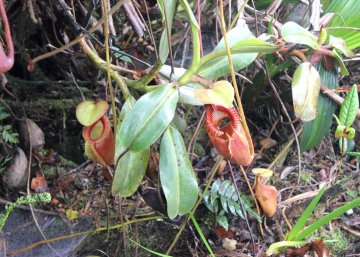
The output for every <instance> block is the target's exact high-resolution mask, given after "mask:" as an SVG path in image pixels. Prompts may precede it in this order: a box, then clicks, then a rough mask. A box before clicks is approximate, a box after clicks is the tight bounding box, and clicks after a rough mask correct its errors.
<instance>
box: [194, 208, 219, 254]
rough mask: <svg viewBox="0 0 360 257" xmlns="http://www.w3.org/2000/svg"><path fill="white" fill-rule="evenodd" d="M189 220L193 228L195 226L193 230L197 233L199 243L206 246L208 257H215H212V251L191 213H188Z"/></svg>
mask: <svg viewBox="0 0 360 257" xmlns="http://www.w3.org/2000/svg"><path fill="white" fill-rule="evenodd" d="M190 219H191V221H192V222H193V224H194V226H195V229H196V231H197V232H198V234H199V236H200V238H201V241H202V242H203V243H204V245H205V246H206V249H207V250H208V251H209V253H210V255H211V256H212V257H215V255H214V252H213V251H212V249H211V247H210V245H209V243H208V241H207V239H206V237H205V236H204V233H203V232H202V230H201V228H200V226H199V224H198V222H197V220H196V219H195V217H194V215H193V214H192V213H190Z"/></svg>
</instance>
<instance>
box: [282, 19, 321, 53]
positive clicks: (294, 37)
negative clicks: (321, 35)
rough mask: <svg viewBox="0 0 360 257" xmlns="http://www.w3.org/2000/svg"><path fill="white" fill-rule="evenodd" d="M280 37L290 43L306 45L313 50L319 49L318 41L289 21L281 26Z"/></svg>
mask: <svg viewBox="0 0 360 257" xmlns="http://www.w3.org/2000/svg"><path fill="white" fill-rule="evenodd" d="M281 35H282V37H283V39H284V40H285V41H287V42H290V43H295V44H303V45H307V46H309V47H311V48H313V49H318V48H319V47H320V45H319V43H318V39H317V38H316V37H315V36H314V35H313V34H311V33H310V32H309V31H307V30H306V29H304V28H303V27H301V26H300V25H298V24H297V23H295V22H292V21H289V22H287V23H285V24H284V25H283V26H282V29H281Z"/></svg>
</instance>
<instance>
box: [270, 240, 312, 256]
mask: <svg viewBox="0 0 360 257" xmlns="http://www.w3.org/2000/svg"><path fill="white" fill-rule="evenodd" d="M307 244H308V242H306V241H280V242H276V243H273V244H271V245H270V246H269V248H268V249H267V250H266V256H271V255H273V254H279V253H280V252H281V250H283V249H284V247H295V246H302V245H307Z"/></svg>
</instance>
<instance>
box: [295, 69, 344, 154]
mask: <svg viewBox="0 0 360 257" xmlns="http://www.w3.org/2000/svg"><path fill="white" fill-rule="evenodd" d="M315 67H316V69H317V70H318V72H319V74H320V79H321V82H322V83H323V84H325V85H327V87H328V88H329V89H335V88H337V87H338V85H339V77H338V74H337V72H335V71H332V70H327V69H326V67H325V66H324V64H323V63H319V64H317V65H316V66H315ZM336 108H337V105H336V104H335V103H334V102H333V101H331V100H330V99H329V98H328V97H326V96H324V95H323V94H320V95H319V99H318V114H317V116H316V118H315V119H314V120H312V121H310V122H306V123H305V124H304V128H303V131H302V133H301V137H300V148H301V151H302V152H303V151H306V150H308V149H310V148H312V147H314V146H315V145H317V144H319V143H320V142H321V140H322V139H323V138H324V136H325V135H326V134H327V133H329V130H330V128H331V125H332V123H333V122H332V121H333V119H332V115H333V114H334V113H335V111H336Z"/></svg>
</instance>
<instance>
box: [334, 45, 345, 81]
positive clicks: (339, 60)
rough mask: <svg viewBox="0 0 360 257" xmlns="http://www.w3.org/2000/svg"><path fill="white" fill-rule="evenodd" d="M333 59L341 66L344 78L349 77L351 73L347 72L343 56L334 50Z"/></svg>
mask: <svg viewBox="0 0 360 257" xmlns="http://www.w3.org/2000/svg"><path fill="white" fill-rule="evenodd" d="M332 52H333V57H334V58H335V59H336V61H337V63H338V64H339V66H340V72H341V74H342V75H344V76H348V75H349V71H348V70H347V68H346V66H345V64H344V62H343V60H342V58H341V56H340V55H339V54H338V53H337V52H336V51H335V50H333V51H332Z"/></svg>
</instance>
